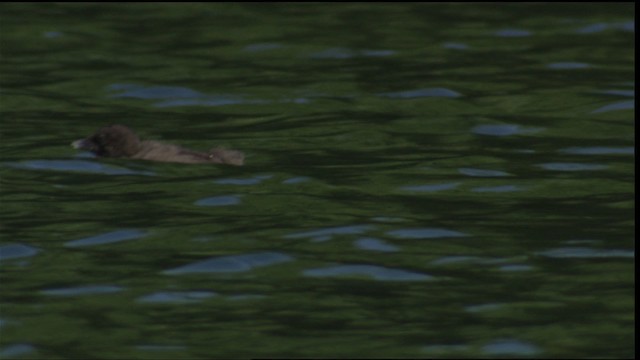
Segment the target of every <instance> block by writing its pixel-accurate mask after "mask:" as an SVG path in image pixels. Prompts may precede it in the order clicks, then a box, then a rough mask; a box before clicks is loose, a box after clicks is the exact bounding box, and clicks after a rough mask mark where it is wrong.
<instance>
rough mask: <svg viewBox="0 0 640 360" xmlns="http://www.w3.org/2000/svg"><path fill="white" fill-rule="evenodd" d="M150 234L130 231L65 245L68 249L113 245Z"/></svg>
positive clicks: (70, 242) (112, 233)
mask: <svg viewBox="0 0 640 360" xmlns="http://www.w3.org/2000/svg"><path fill="white" fill-rule="evenodd" d="M148 234H149V233H148V232H146V231H142V230H136V229H128V230H118V231H113V232H109V233H106V234H101V235H96V236H91V237H88V238H83V239H78V240H73V241H68V242H66V243H65V244H64V245H65V246H67V247H77V246H94V245H103V244H113V243H117V242H121V241H127V240H133V239H139V238H142V237H145V236H147V235H148Z"/></svg>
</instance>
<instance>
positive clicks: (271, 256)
mask: <svg viewBox="0 0 640 360" xmlns="http://www.w3.org/2000/svg"><path fill="white" fill-rule="evenodd" d="M292 260H293V257H291V256H289V255H286V254H282V253H277V252H261V253H253V254H242V255H230V256H222V257H214V258H210V259H207V260H203V261H198V262H195V263H192V264H188V265H185V266H181V267H178V268H175V269H171V270H166V271H164V272H163V274H166V275H184V274H193V273H230V272H247V271H250V270H253V269H255V268H258V267H264V266H269V265H274V264H279V263H283V262H288V261H292Z"/></svg>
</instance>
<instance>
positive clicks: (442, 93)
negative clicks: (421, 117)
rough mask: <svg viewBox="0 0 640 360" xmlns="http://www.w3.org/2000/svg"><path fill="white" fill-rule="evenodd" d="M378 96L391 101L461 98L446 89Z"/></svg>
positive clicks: (458, 94) (418, 90) (427, 89)
mask: <svg viewBox="0 0 640 360" xmlns="http://www.w3.org/2000/svg"><path fill="white" fill-rule="evenodd" d="M380 95H381V96H384V97H388V98H391V99H414V98H421V97H445V98H457V97H461V96H462V94H460V93H459V92H457V91H453V90H450V89H446V88H426V89H416V90H406V91H397V92H390V93H384V94H380Z"/></svg>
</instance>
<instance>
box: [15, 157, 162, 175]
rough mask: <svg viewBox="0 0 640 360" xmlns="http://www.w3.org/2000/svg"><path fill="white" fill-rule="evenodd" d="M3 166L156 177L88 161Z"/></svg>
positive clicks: (24, 163)
mask: <svg viewBox="0 0 640 360" xmlns="http://www.w3.org/2000/svg"><path fill="white" fill-rule="evenodd" d="M3 165H7V166H10V167H14V168H18V169H27V170H56V171H78V172H85V173H94V174H105V175H155V174H154V173H153V172H150V171H135V170H129V169H125V168H120V167H116V166H111V165H106V164H102V163H100V162H94V161H86V160H28V161H20V162H15V163H4V164H3Z"/></svg>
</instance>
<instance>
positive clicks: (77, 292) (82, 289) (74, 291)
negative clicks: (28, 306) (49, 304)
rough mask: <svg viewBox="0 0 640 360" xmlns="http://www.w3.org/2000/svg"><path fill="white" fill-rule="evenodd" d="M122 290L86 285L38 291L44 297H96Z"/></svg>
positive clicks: (117, 287) (111, 286)
mask: <svg viewBox="0 0 640 360" xmlns="http://www.w3.org/2000/svg"><path fill="white" fill-rule="evenodd" d="M122 290H123V288H122V287H120V286H114V285H86V286H77V287H70V288H59V289H49V290H42V291H40V293H41V294H44V295H54V296H82V295H97V294H110V293H116V292H120V291H122Z"/></svg>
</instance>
